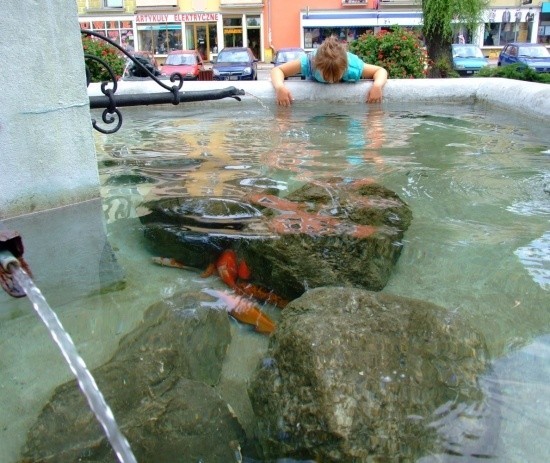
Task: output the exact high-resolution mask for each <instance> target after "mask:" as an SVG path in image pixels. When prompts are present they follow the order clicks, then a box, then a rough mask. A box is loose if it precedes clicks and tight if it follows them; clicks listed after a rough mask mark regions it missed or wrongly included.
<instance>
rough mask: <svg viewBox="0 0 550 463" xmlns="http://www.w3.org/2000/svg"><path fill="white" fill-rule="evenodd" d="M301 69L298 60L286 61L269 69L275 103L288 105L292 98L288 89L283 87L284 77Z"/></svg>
mask: <svg viewBox="0 0 550 463" xmlns="http://www.w3.org/2000/svg"><path fill="white" fill-rule="evenodd" d="M301 70H302V66H301V64H300V60H299V59H297V60H293V61H288V62H286V63H284V64H281V65H280V66H276V67H274V68H273V69H272V70H271V84H272V85H273V88H274V89H275V93H276V96H277V104H278V105H281V106H290V104H291V103H292V101H293V100H294V98H293V97H292V94H291V93H290V90H289V89H288V88H286V87H285V78H286V77H290V76H293V75H295V74H298V73H299V72H300V71H301Z"/></svg>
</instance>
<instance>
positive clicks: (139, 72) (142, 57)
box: [122, 51, 161, 80]
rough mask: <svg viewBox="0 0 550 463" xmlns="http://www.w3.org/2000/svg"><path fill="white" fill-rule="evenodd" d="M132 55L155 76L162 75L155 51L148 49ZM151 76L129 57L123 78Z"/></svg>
mask: <svg viewBox="0 0 550 463" xmlns="http://www.w3.org/2000/svg"><path fill="white" fill-rule="evenodd" d="M132 57H133V58H134V59H135V60H137V61H139V62H140V63H141V64H142V65H143V66H145V68H146V69H147V70H148V71H149V72H150V73H151V74H153V75H154V76H155V77H159V76H160V75H161V72H160V69H159V67H158V64H157V60H156V59H155V55H153V53H150V52H147V51H136V52H134V53H132ZM147 77H150V76H149V74H148V73H147V72H145V71H144V70H143V69H142V68H141V67H139V66H137V65H136V64H135V63H134V62H133V61H132V60H131V59H129V60H128V61H127V63H126V66H125V68H124V72H123V73H122V80H133V79H144V78H147Z"/></svg>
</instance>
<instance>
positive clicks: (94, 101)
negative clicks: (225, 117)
mask: <svg viewBox="0 0 550 463" xmlns="http://www.w3.org/2000/svg"><path fill="white" fill-rule="evenodd" d="M80 32H81V33H82V35H86V36H93V37H97V38H99V39H100V40H104V41H105V42H107V43H109V44H110V45H112V46H113V47H115V48H117V49H118V50H119V51H120V52H122V53H123V54H124V55H125V56H127V57H128V58H129V59H130V60H131V61H132V62H133V63H134V65H135V66H137V67H138V68H139V69H140V71H141V72H143V73H144V74H145V75H147V76H148V77H150V78H151V79H153V80H154V81H155V82H156V83H157V84H158V85H160V86H161V87H162V88H164V89H165V90H167V91H168V92H169V93H150V94H145V93H144V94H135V95H115V92H116V91H117V88H118V85H117V77H116V75H115V73H114V71H113V69H112V68H111V67H110V66H109V64H108V63H107V62H105V61H104V60H102V59H101V58H99V57H98V56H95V55H90V54H87V53H85V54H84V58H85V60H86V61H88V60H91V61H96V62H97V63H99V64H100V65H101V66H102V67H103V68H104V69H106V70H107V72H108V73H109V75H110V78H111V80H110V81H105V82H101V93H103V95H104V96H96V97H90V108H91V109H101V108H104V111H103V113H102V115H101V120H102V121H103V123H105V124H114V123H116V126H115V127H114V128H112V129H110V130H108V129H105V128H102V127H100V126H99V125H98V124H97V121H96V120H95V119H92V126H93V127H94V129H96V130H97V131H98V132H101V133H105V134H109V133H115V132H116V131H118V130H119V129H120V127H121V126H122V113H121V112H120V111H119V109H118V107H121V106H141V105H151V104H167V103H171V104H173V105H178V104H179V103H181V102H193V101H208V100H219V99H222V98H235V99H236V100H237V101H241V99H240V97H239V96H242V95H244V90H240V89H237V88H235V87H228V88H225V89H218V90H209V91H194V92H181V91H180V90H181V88H182V86H183V82H184V81H183V76H182V75H181V74H178V73H174V74H172V75H171V76H170V82H172V83H175V84H176V85H172V86H168V85H166V84H165V83H164V82H162V81H161V80H160V79H158V77H157V76H155V75H154V74H153V73H152V72H151V71H150V70H149V69H147V67H145V66H144V65H143V64H142V63H141V62H139V60H137V59H135V58H134V57H133V56H132V55H131V54H130V53H128V52H127V51H126V50H125V49H124V48H122V47H121V46H120V45H119V44H117V43H116V42H114V41H112V40H111V39H109V38H108V37H105V36H104V35H101V34H98V33H97V32H93V31H90V30H87V29H81V31H80ZM90 81H91V74H90V69H89V67H88V65H87V64H86V85H87V86H89V85H90ZM110 84H113V86H112V88H108V86H109V85H110Z"/></svg>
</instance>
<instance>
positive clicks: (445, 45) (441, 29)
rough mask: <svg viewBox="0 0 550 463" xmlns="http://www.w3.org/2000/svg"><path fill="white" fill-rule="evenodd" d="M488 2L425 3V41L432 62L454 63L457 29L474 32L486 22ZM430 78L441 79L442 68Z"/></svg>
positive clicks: (434, 0) (426, 0) (440, 0)
mask: <svg viewBox="0 0 550 463" xmlns="http://www.w3.org/2000/svg"><path fill="white" fill-rule="evenodd" d="M488 3H489V2H488V0H422V15H423V27H422V33H423V34H424V41H425V44H426V48H427V50H428V57H429V58H430V60H431V62H432V63H436V64H437V63H449V62H451V61H452V56H451V44H452V43H453V36H454V33H455V31H456V28H457V27H459V26H463V27H465V28H466V29H467V30H468V31H470V32H471V33H474V34H475V32H476V31H477V29H478V27H479V26H480V25H481V24H482V23H483V12H484V10H485V9H486V8H487V6H488ZM428 75H429V77H441V72H440V70H439V66H437V65H435V66H433V65H432V66H431V68H430V72H429V74H428Z"/></svg>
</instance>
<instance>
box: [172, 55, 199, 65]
mask: <svg viewBox="0 0 550 463" xmlns="http://www.w3.org/2000/svg"><path fill="white" fill-rule="evenodd" d="M196 62H197V60H196V59H195V57H194V56H193V55H168V57H167V58H166V63H165V64H169V65H172V66H181V65H183V64H196Z"/></svg>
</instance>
